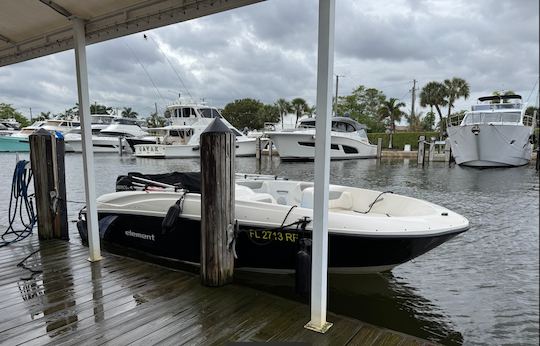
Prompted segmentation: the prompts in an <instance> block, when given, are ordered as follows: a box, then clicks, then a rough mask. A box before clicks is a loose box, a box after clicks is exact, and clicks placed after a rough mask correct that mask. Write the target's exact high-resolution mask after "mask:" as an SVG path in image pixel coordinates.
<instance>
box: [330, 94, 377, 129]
mask: <svg viewBox="0 0 540 346" xmlns="http://www.w3.org/2000/svg"><path fill="white" fill-rule="evenodd" d="M385 100H386V96H385V95H384V94H383V92H382V91H380V90H377V89H375V88H366V87H365V86H363V85H359V86H358V87H357V88H356V89H355V90H353V92H352V94H351V95H346V96H339V97H338V105H337V114H339V115H345V114H347V115H349V116H350V117H351V118H353V119H355V120H357V121H358V122H360V123H362V124H365V125H366V126H367V127H368V128H369V129H370V131H373V132H382V131H384V123H383V122H382V121H381V120H380V119H379V116H378V111H379V108H381V105H382V104H383V102H384V101H385Z"/></svg>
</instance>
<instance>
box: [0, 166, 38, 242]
mask: <svg viewBox="0 0 540 346" xmlns="http://www.w3.org/2000/svg"><path fill="white" fill-rule="evenodd" d="M28 163H29V162H28V161H25V160H20V161H19V162H17V165H16V166H15V171H14V172H13V180H12V183H11V196H10V199H9V223H8V228H7V230H6V231H5V232H4V234H2V236H1V237H0V238H1V240H0V248H1V247H4V246H7V245H9V244H12V243H15V242H18V241H20V240H23V239H24V238H26V237H28V236H29V235H31V234H32V229H33V228H34V225H35V224H36V222H37V217H36V213H35V211H34V205H33V203H32V199H31V196H29V195H28V187H29V186H30V182H31V181H32V171H31V170H30V169H27V168H26V165H27V164H28ZM17 215H18V216H19V219H20V223H21V224H22V226H23V227H24V228H23V229H22V230H16V229H15V228H14V226H15V219H16V218H17Z"/></svg>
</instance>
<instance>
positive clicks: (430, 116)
mask: <svg viewBox="0 0 540 346" xmlns="http://www.w3.org/2000/svg"><path fill="white" fill-rule="evenodd" d="M421 126H422V130H424V131H433V126H435V113H433V112H431V111H430V112H427V113H426V115H425V116H424V117H423V118H422V121H421Z"/></svg>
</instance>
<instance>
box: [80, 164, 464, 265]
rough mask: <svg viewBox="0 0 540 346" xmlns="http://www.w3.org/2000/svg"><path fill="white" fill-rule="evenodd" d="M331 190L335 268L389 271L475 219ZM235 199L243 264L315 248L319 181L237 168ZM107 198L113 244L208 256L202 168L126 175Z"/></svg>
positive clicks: (392, 197)
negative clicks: (169, 217)
mask: <svg viewBox="0 0 540 346" xmlns="http://www.w3.org/2000/svg"><path fill="white" fill-rule="evenodd" d="M155 181H161V183H154V182H155ZM163 182H164V183H163ZM141 189H144V191H141ZM119 190H124V191H119ZM329 197H330V199H329V210H328V231H329V258H328V263H329V271H330V272H334V273H366V272H382V271H388V270H391V269H392V268H394V267H395V266H397V265H400V264H402V263H405V262H407V261H410V260H411V259H413V258H415V257H418V256H420V255H422V254H424V253H426V252H428V251H430V250H432V249H434V248H435V247H437V246H439V245H441V244H443V243H444V242H446V241H448V240H450V239H452V238H453V237H455V236H456V235H458V234H460V233H462V232H464V231H466V230H468V229H469V222H468V220H467V219H466V218H464V217H463V216H461V215H459V214H457V213H455V212H452V211H451V210H448V209H446V208H444V207H441V206H438V205H435V204H432V203H429V202H426V201H423V200H420V199H415V198H410V197H405V196H401V195H397V194H393V193H391V192H380V191H373V190H366V189H361V188H353V187H346V186H338V185H331V186H330V192H329ZM180 199H181V200H182V203H181V204H182V205H183V208H182V210H181V212H180V214H179V215H178V217H177V219H176V221H175V222H174V224H169V225H168V226H167V227H165V228H164V227H163V225H162V223H163V220H164V217H165V215H166V213H167V211H168V210H169V208H170V207H171V206H172V205H174V204H175V203H176V202H177V201H178V200H180ZM235 199H236V210H235V215H236V219H237V224H238V227H237V231H236V232H235V240H236V241H235V243H236V245H235V249H236V253H237V259H236V260H235V267H236V268H237V269H243V270H251V271H261V272H275V273H289V272H292V271H294V268H295V260H296V256H297V253H298V251H299V250H300V249H301V248H302V249H303V250H305V249H306V248H307V249H308V250H309V246H310V245H309V244H310V242H311V239H310V238H311V232H312V222H311V218H312V216H313V183H310V182H302V181H290V180H283V179H261V178H260V177H255V178H250V177H245V176H242V177H238V176H237V178H236V190H235ZM97 202H98V205H97V208H98V215H99V216H98V218H99V232H100V236H101V238H102V240H103V242H104V243H106V244H112V245H115V246H121V247H125V248H127V249H129V250H135V251H136V252H141V253H143V254H145V255H149V256H151V257H156V258H157V259H161V260H167V261H170V263H171V264H172V263H175V262H182V263H188V264H191V265H194V266H197V265H198V263H199V258H200V220H201V194H200V175H199V174H198V173H174V174H166V175H154V176H149V175H147V176H144V175H140V174H130V175H129V176H123V177H120V178H119V180H118V182H117V192H114V193H110V194H106V195H103V196H101V197H99V198H98V201H97ZM85 215H86V214H85V210H84V209H83V210H82V211H81V213H80V220H79V222H78V223H77V227H78V229H79V233H80V235H81V237H82V239H83V241H86V240H87V230H86V221H85Z"/></svg>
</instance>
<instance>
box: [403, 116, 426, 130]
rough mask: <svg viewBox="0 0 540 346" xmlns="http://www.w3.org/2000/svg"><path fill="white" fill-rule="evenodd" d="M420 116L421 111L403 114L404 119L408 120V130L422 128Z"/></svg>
mask: <svg viewBox="0 0 540 346" xmlns="http://www.w3.org/2000/svg"><path fill="white" fill-rule="evenodd" d="M422 116H423V113H422V112H418V113H417V114H413V113H411V114H405V119H407V121H408V122H409V131H412V132H416V131H420V130H422V120H421V119H422Z"/></svg>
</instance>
